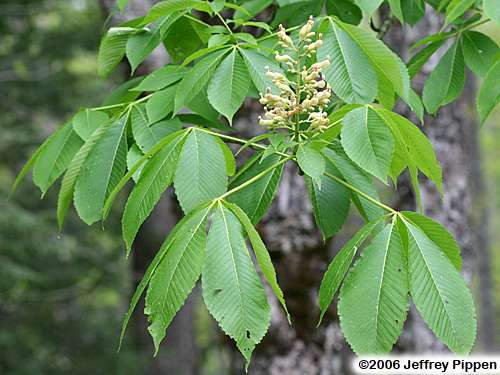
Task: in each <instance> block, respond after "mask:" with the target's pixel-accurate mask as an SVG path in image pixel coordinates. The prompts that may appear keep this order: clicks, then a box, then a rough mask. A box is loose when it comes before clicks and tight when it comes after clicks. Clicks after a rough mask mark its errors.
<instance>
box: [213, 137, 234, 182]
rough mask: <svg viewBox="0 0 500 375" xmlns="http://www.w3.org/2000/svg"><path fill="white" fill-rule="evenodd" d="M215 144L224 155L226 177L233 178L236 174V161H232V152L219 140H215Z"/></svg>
mask: <svg viewBox="0 0 500 375" xmlns="http://www.w3.org/2000/svg"><path fill="white" fill-rule="evenodd" d="M216 139H217V143H219V146H220V148H221V150H222V152H223V153H224V159H225V160H226V174H227V175H228V176H234V174H235V173H236V160H235V159H234V155H233V152H232V151H231V149H230V148H229V147H228V146H227V145H226V144H225V143H224V142H223V141H222V139H220V138H216Z"/></svg>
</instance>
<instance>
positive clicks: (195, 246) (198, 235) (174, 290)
mask: <svg viewBox="0 0 500 375" xmlns="http://www.w3.org/2000/svg"><path fill="white" fill-rule="evenodd" d="M207 211H208V209H204V210H201V211H199V213H198V214H197V215H195V216H193V218H192V219H191V220H189V221H188V222H186V223H185V224H184V225H183V226H182V228H180V229H179V232H178V235H177V236H176V238H175V240H174V241H173V242H172V244H171V245H170V246H169V249H168V251H167V252H166V253H165V256H164V257H163V259H162V260H161V261H160V262H159V264H158V267H157V268H156V270H155V272H154V274H153V276H152V277H151V281H150V282H149V287H148V292H147V294H146V306H145V308H144V313H145V314H146V315H148V320H149V322H150V325H149V327H148V331H149V333H150V334H151V336H152V337H153V342H154V346H155V355H156V354H157V353H158V350H159V348H160V343H161V341H162V340H163V339H164V338H165V334H166V330H167V327H168V326H169V325H170V323H171V322H172V319H173V318H174V316H175V314H176V313H177V311H178V310H179V309H180V308H181V306H182V305H183V304H184V301H185V300H186V298H187V296H188V295H189V293H190V292H191V290H192V289H193V288H194V286H195V284H196V281H198V278H199V277H200V274H201V270H202V268H203V263H204V261H205V248H206V245H207V243H206V234H205V225H206V216H207Z"/></svg>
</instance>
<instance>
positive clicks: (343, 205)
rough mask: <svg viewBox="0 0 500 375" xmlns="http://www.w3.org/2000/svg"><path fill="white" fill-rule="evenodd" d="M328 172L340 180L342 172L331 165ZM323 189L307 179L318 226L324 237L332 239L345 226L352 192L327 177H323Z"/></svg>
mask: <svg viewBox="0 0 500 375" xmlns="http://www.w3.org/2000/svg"><path fill="white" fill-rule="evenodd" d="M326 171H327V172H329V173H330V174H333V175H335V176H337V177H339V178H342V175H341V174H340V172H339V171H338V170H337V168H335V167H334V166H333V164H331V163H327V164H326ZM320 178H321V189H319V187H318V185H317V184H315V183H313V181H312V179H311V178H309V177H307V176H306V177H305V180H306V185H307V190H308V192H309V199H310V200H311V203H312V206H313V211H314V219H315V220H316V225H317V226H318V227H319V229H320V230H321V233H322V234H323V237H324V238H325V239H326V238H330V237H331V236H333V235H334V234H335V233H337V232H338V231H339V230H340V228H341V227H342V224H344V222H345V220H346V218H347V214H348V213H349V206H350V203H351V200H350V198H351V192H350V190H349V189H347V188H346V187H345V186H343V185H340V184H339V183H338V182H335V181H334V180H332V179H331V178H329V177H327V176H321V177H320Z"/></svg>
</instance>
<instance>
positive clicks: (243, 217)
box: [224, 202, 290, 322]
mask: <svg viewBox="0 0 500 375" xmlns="http://www.w3.org/2000/svg"><path fill="white" fill-rule="evenodd" d="M224 206H225V207H227V208H228V209H229V210H231V212H232V213H233V214H234V215H235V216H236V217H237V218H238V220H239V221H240V223H241V224H242V225H243V228H244V229H245V232H246V233H247V235H248V238H249V239H250V243H251V244H252V248H253V251H254V253H255V258H256V259H257V262H258V264H259V267H260V269H261V271H262V274H263V275H264V278H265V279H266V281H267V282H268V284H269V286H270V287H271V289H272V290H273V292H274V294H275V295H276V298H278V301H279V302H280V303H281V306H283V309H284V310H285V313H286V314H287V317H288V321H289V322H290V315H289V314H288V309H287V307H286V303H285V298H284V296H283V291H282V290H281V288H280V286H279V285H278V280H277V279H276V271H275V270H274V266H273V262H272V261H271V256H270V255H269V252H268V251H267V248H266V245H265V244H264V241H262V239H261V238H260V235H259V233H258V232H257V230H256V229H255V227H254V225H253V223H252V222H251V221H250V218H249V217H248V216H247V214H246V213H245V211H243V210H242V209H241V208H240V207H238V206H237V205H235V204H233V203H229V202H224Z"/></svg>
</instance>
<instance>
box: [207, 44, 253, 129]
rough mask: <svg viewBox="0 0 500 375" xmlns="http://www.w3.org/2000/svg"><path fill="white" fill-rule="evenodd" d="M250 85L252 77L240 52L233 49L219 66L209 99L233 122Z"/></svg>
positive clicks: (209, 86) (211, 82) (209, 89)
mask: <svg viewBox="0 0 500 375" xmlns="http://www.w3.org/2000/svg"><path fill="white" fill-rule="evenodd" d="M249 87H250V77H249V76H248V72H247V69H246V67H245V64H244V63H243V60H242V59H241V57H240V54H239V53H238V52H236V50H233V51H232V52H231V53H230V54H229V55H228V56H227V57H226V58H225V59H224V60H223V61H222V62H221V63H220V65H219V66H218V67H217V69H216V70H215V72H214V75H213V77H212V79H211V81H210V84H209V85H208V91H207V93H208V101H209V102H210V104H212V106H213V107H214V108H215V109H216V110H217V111H218V112H219V113H221V114H223V115H224V116H225V117H226V118H227V119H228V120H229V123H230V124H231V123H232V121H233V116H234V114H235V113H236V112H237V111H238V109H239V108H240V107H241V105H242V104H243V101H244V100H245V97H246V95H247V92H248V89H249Z"/></svg>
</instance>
